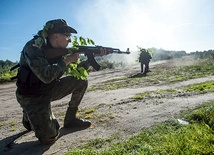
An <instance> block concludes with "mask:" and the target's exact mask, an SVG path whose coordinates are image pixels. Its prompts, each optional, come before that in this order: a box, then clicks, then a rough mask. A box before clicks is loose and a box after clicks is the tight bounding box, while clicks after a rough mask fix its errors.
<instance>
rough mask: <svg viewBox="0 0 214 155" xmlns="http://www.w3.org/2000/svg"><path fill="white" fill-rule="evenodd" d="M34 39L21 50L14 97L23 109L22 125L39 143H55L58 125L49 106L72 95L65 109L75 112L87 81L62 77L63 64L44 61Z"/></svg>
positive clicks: (41, 49)
mask: <svg viewBox="0 0 214 155" xmlns="http://www.w3.org/2000/svg"><path fill="white" fill-rule="evenodd" d="M38 37H39V36H35V37H34V38H33V39H32V40H30V41H29V42H28V43H27V44H26V45H25V46H24V48H23V50H22V52H21V57H20V62H19V63H20V68H19V72H18V79H17V90H16V97H17V101H18V102H19V103H20V105H21V107H22V109H23V125H24V126H25V127H26V128H27V129H28V130H33V131H34V132H35V135H36V137H37V138H38V139H39V140H40V141H41V142H43V143H50V142H53V141H55V140H56V138H57V136H58V135H59V127H60V126H59V123H58V121H57V120H56V118H55V117H54V115H53V113H52V111H51V104H50V103H51V102H52V101H55V100H59V99H61V98H63V97H65V96H66V95H69V94H72V96H71V100H70V101H69V105H68V106H69V107H70V108H74V109H77V108H78V106H79V104H80V102H81V100H82V97H83V95H84V93H85V91H86V88H87V86H88V81H87V80H78V79H76V78H74V77H72V76H67V77H62V75H63V73H64V71H65V69H66V64H65V63H64V61H63V59H62V58H60V59H57V60H48V59H47V58H46V57H45V55H44V51H43V50H44V49H45V48H51V46H50V45H49V44H48V45H45V46H42V47H40V48H39V47H36V46H35V45H34V43H35V40H36V39H37V38H38Z"/></svg>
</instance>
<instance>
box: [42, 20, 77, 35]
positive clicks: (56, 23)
mask: <svg viewBox="0 0 214 155" xmlns="http://www.w3.org/2000/svg"><path fill="white" fill-rule="evenodd" d="M45 29H46V31H47V33H48V34H52V33H77V31H76V30H75V29H74V28H72V27H70V26H68V24H67V22H66V21H65V20H64V19H55V20H50V21H48V22H47V23H46V24H45Z"/></svg>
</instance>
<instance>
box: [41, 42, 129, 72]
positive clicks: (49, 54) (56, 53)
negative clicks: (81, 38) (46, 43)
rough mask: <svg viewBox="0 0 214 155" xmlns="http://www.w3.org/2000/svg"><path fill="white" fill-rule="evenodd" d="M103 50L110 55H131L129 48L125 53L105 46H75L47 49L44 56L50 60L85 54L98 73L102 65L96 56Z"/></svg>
mask: <svg viewBox="0 0 214 155" xmlns="http://www.w3.org/2000/svg"><path fill="white" fill-rule="evenodd" d="M102 48H103V49H104V48H105V49H106V50H107V53H108V54H110V53H117V54H130V52H129V48H127V50H126V52H124V51H120V49H117V48H111V47H103V46H75V47H74V48H68V49H57V48H51V49H45V50H44V54H45V56H46V58H48V59H57V58H60V57H63V56H66V55H69V54H72V53H84V54H85V56H87V58H88V61H89V62H90V64H91V66H92V67H93V68H94V69H95V70H97V71H98V70H99V69H100V65H99V64H98V63H97V62H96V60H95V59H94V54H99V53H100V50H101V49H102Z"/></svg>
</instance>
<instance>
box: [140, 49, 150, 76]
mask: <svg viewBox="0 0 214 155" xmlns="http://www.w3.org/2000/svg"><path fill="white" fill-rule="evenodd" d="M140 51H141V53H140V57H139V62H140V63H141V74H142V75H144V76H146V74H147V72H149V71H150V70H149V62H150V59H152V57H151V55H150V53H149V52H148V51H147V50H146V49H141V50H140Z"/></svg>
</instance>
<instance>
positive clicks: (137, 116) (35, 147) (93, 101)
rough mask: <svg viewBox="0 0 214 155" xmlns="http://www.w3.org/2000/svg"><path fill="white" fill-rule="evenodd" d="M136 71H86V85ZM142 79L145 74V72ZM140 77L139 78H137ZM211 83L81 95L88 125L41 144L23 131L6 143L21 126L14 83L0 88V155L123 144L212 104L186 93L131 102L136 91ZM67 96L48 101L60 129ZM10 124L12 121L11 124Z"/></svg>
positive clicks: (137, 67)
mask: <svg viewBox="0 0 214 155" xmlns="http://www.w3.org/2000/svg"><path fill="white" fill-rule="evenodd" d="M189 64H190V61H184V60H183V59H174V60H169V61H159V62H151V63H150V67H151V70H152V71H153V69H154V68H155V67H173V66H181V65H189ZM139 71H140V65H139V64H134V65H131V66H127V67H125V68H124V67H123V68H117V69H111V70H101V71H98V72H91V73H90V75H89V87H90V86H92V85H95V84H99V83H103V82H105V81H107V80H110V79H115V78H121V77H130V76H132V75H136V74H137V73H138V72H139ZM148 76H150V75H149V74H148ZM142 78H144V77H142ZM211 80H212V81H213V80H214V76H209V77H204V78H198V79H190V80H187V81H182V82H176V83H172V84H167V85H153V86H147V87H136V88H122V89H116V90H109V91H105V90H96V91H87V92H86V94H85V96H84V98H83V100H82V103H81V105H80V108H81V109H82V110H87V109H90V108H94V109H95V111H94V113H93V118H91V119H90V120H91V122H92V126H91V127H90V128H88V129H84V130H75V129H63V128H61V129H60V136H59V139H58V140H57V141H56V142H55V143H54V144H52V145H41V144H40V143H39V141H38V140H37V138H36V137H35V135H34V132H28V133H26V134H24V135H23V136H21V137H20V138H18V139H16V140H15V141H14V143H11V144H10V145H7V144H8V143H9V142H10V141H11V140H12V139H13V138H14V137H15V136H17V135H18V134H19V133H21V132H22V131H25V128H24V127H23V126H22V123H21V120H22V109H21V107H20V106H19V104H18V103H17V101H16V97H15V90H16V85H15V84H14V83H12V84H4V85H0V109H2V110H1V111H0V154H16V155H18V154H22V155H25V154H26V155H29V154H31V155H32V154H35V155H41V154H44V155H50V154H53V155H62V154H65V153H66V152H67V151H69V150H72V149H73V148H76V147H78V146H81V145H84V144H85V143H87V142H88V141H90V140H93V139H97V138H103V139H105V138H108V137H109V136H117V137H118V141H121V140H124V139H126V138H128V137H130V136H131V135H133V134H137V133H139V132H140V131H141V130H142V129H143V128H146V127H150V126H152V125H155V124H157V123H160V122H163V121H166V120H169V119H174V118H175V116H176V115H177V114H179V113H180V112H181V111H183V110H187V109H191V108H194V107H196V106H199V105H201V104H204V103H207V102H210V101H214V98H213V95H214V93H206V94H200V95H198V94H189V95H185V94H184V95H179V96H171V97H163V98H148V99H147V100H131V99H130V98H131V97H133V96H134V95H135V94H136V93H140V92H144V91H152V90H159V89H170V88H172V89H176V88H178V87H182V86H187V85H190V84H195V83H201V82H206V81H211ZM69 99H70V96H67V97H65V98H63V99H61V100H59V101H55V102H53V103H52V111H53V112H54V114H55V116H56V117H57V118H58V121H59V123H60V125H61V126H63V118H62V114H65V111H66V108H67V102H68V101H69ZM12 122H15V125H14V126H13V125H12V124H13V123H12Z"/></svg>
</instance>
